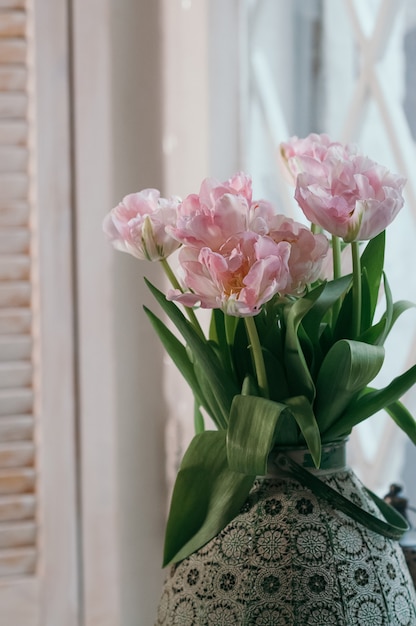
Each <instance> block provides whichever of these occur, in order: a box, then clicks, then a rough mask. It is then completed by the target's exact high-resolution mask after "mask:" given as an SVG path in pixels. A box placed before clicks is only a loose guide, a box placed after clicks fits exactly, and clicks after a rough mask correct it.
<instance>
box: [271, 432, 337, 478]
mask: <svg viewBox="0 0 416 626" xmlns="http://www.w3.org/2000/svg"><path fill="white" fill-rule="evenodd" d="M346 442H347V438H344V439H336V440H335V441H331V442H325V443H323V444H322V454H321V463H320V466H319V468H317V467H316V466H315V463H314V461H313V458H312V454H311V453H310V451H309V448H308V447H307V446H306V445H301V446H279V445H277V446H275V447H274V448H273V450H272V451H271V453H270V456H269V464H268V474H269V475H271V476H276V475H279V473H280V470H279V468H278V467H277V466H276V464H275V463H274V459H275V458H276V457H277V455H278V454H282V453H283V454H285V455H287V456H289V457H290V458H291V459H292V460H293V461H295V462H296V463H298V464H299V465H300V466H301V467H303V468H304V469H307V470H308V471H309V472H311V473H313V474H316V475H320V476H321V475H325V474H332V473H334V472H340V471H345V470H346V469H348V466H347V460H346Z"/></svg>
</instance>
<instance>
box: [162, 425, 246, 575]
mask: <svg viewBox="0 0 416 626" xmlns="http://www.w3.org/2000/svg"><path fill="white" fill-rule="evenodd" d="M253 482H254V476H245V475H243V474H240V473H237V472H233V471H231V470H230V469H229V467H228V463H227V453H226V433H225V431H206V432H204V433H201V434H200V435H196V436H195V437H194V439H193V440H192V441H191V444H190V446H189V448H188V450H187V451H186V453H185V456H184V458H183V461H182V464H181V467H180V469H179V473H178V475H177V478H176V482H175V486H174V489H173V494H172V502H171V506H170V512H169V517H168V522H167V526H166V535H165V549H164V560H163V565H164V566H165V565H168V564H170V563H176V562H177V561H181V560H182V559H184V558H186V557H187V556H189V555H190V554H192V553H193V552H195V550H198V549H199V548H201V547H202V546H203V545H205V544H206V543H207V542H208V541H209V540H210V539H212V538H213V537H215V536H216V535H217V534H218V533H219V532H220V531H221V530H222V529H223V528H224V527H225V526H226V525H227V524H228V523H229V522H231V521H232V520H233V519H234V517H235V516H236V515H237V514H238V513H239V511H240V509H241V507H242V506H243V504H244V502H245V501H246V499H247V496H248V494H249V492H250V489H251V487H252V485H253Z"/></svg>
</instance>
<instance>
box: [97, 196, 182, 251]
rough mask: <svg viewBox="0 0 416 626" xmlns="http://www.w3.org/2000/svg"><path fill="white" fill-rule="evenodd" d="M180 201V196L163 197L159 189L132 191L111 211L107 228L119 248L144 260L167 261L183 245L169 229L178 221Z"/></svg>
mask: <svg viewBox="0 0 416 626" xmlns="http://www.w3.org/2000/svg"><path fill="white" fill-rule="evenodd" d="M179 204H180V199H179V198H176V197H172V198H169V199H166V198H161V197H160V192H159V191H158V190H157V189H144V190H143V191H139V192H137V193H131V194H129V195H127V196H125V197H124V198H123V200H122V201H121V202H120V204H118V205H117V206H116V207H115V208H114V209H112V211H110V213H108V215H107V216H106V217H105V219H104V222H103V230H104V232H105V234H106V235H107V237H108V239H109V240H110V242H111V243H112V245H113V246H114V248H116V249H117V250H121V251H122V252H128V253H129V254H132V255H133V256H134V257H136V258H138V259H142V260H148V261H161V260H164V259H166V258H167V257H168V256H169V255H170V254H172V252H174V251H175V250H176V249H177V248H179V246H180V245H181V244H180V242H178V241H177V240H176V239H174V238H173V237H172V236H171V235H170V234H169V233H168V232H167V231H166V227H167V226H174V225H175V224H176V215H177V208H178V206H179Z"/></svg>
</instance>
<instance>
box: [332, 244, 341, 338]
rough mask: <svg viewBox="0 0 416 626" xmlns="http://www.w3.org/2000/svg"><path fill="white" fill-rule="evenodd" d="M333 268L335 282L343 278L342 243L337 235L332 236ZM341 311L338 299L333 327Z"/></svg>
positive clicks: (335, 303)
mask: <svg viewBox="0 0 416 626" xmlns="http://www.w3.org/2000/svg"><path fill="white" fill-rule="evenodd" d="M332 268H333V276H334V280H335V279H336V278H339V277H340V276H341V241H340V238H339V237H337V236H336V235H332ZM340 310H341V300H340V299H338V300H337V301H336V302H334V305H333V307H332V318H333V326H334V327H335V324H336V322H337V319H338V315H339V312H340Z"/></svg>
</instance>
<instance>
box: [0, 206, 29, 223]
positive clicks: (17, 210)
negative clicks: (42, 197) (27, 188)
mask: <svg viewBox="0 0 416 626" xmlns="http://www.w3.org/2000/svg"><path fill="white" fill-rule="evenodd" d="M28 221H29V205H28V203H27V202H24V201H23V200H9V201H7V203H4V204H3V205H1V204H0V228H4V227H7V226H26V225H27V223H28Z"/></svg>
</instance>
